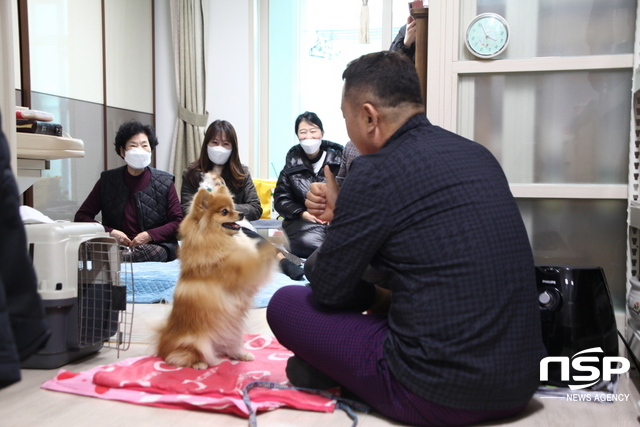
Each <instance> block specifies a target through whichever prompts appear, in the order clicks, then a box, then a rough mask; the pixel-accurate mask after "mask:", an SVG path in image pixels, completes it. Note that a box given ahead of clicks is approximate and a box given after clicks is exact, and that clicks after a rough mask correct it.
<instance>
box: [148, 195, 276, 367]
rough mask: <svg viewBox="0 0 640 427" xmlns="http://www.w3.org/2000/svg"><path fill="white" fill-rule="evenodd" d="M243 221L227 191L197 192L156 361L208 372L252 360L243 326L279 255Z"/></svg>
mask: <svg viewBox="0 0 640 427" xmlns="http://www.w3.org/2000/svg"><path fill="white" fill-rule="evenodd" d="M239 219H240V214H239V213H238V212H237V211H236V210H235V209H234V204H233V200H232V199H231V196H230V195H229V191H228V190H227V187H225V186H217V187H215V188H213V189H212V190H211V191H208V190H207V189H204V188H201V189H199V190H198V192H197V193H196V195H195V197H194V199H193V202H192V204H191V208H190V210H189V213H188V214H187V216H186V217H185V218H184V220H183V221H182V223H181V225H180V230H179V232H180V236H181V238H182V243H181V246H180V251H179V258H180V277H179V278H178V282H177V284H176V288H175V291H174V294H173V307H172V309H171V313H170V315H169V317H168V319H167V322H166V324H165V325H164V326H163V327H162V328H161V329H160V330H159V333H158V344H157V355H158V356H159V357H162V358H163V359H164V360H165V362H167V363H169V364H171V365H175V366H191V367H193V368H195V369H206V368H207V367H208V366H211V365H216V364H218V363H220V359H219V357H220V356H228V357H229V358H231V359H235V360H245V361H249V360H253V355H252V354H251V353H248V352H246V351H243V349H242V347H243V340H242V334H243V329H244V320H245V317H246V314H247V311H248V310H249V308H251V306H252V304H253V297H254V295H255V293H256V291H257V290H258V288H259V287H260V286H261V285H262V284H264V283H265V282H266V281H267V280H269V276H270V273H271V269H272V268H273V260H274V259H275V257H274V255H275V253H274V248H273V246H272V245H269V244H263V245H260V246H256V243H255V241H254V240H251V239H250V238H248V237H247V236H246V235H245V234H244V233H242V232H241V231H240V226H238V225H237V224H236V223H235V222H236V221H238V220H239Z"/></svg>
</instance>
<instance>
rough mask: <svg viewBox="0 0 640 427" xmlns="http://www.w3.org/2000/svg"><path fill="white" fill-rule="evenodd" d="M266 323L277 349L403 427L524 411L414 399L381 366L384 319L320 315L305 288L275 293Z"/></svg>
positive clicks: (472, 420) (469, 420) (457, 422)
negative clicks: (288, 352) (468, 407)
mask: <svg viewBox="0 0 640 427" xmlns="http://www.w3.org/2000/svg"><path fill="white" fill-rule="evenodd" d="M267 321H268V322H269V326H270V327H271V330H272V331H273V333H274V335H275V336H276V338H277V339H278V341H279V342H280V343H281V344H282V345H284V346H285V347H287V348H288V349H289V350H291V351H292V352H293V353H294V354H296V355H297V356H298V357H300V358H301V359H303V360H304V361H305V362H307V363H309V364H310V365H311V366H313V367H315V368H316V369H318V370H320V371H321V372H324V373H325V374H327V375H329V376H330V377H332V378H333V379H335V380H336V381H337V382H339V383H340V384H341V385H343V386H344V387H346V388H347V389H349V390H351V391H352V392H353V393H355V394H356V395H357V396H359V397H360V398H361V399H362V400H363V401H364V402H365V403H366V404H368V405H369V406H371V407H372V408H373V409H375V410H376V411H378V412H379V413H381V414H382V415H384V416H386V417H389V418H391V419H394V420H397V421H400V422H402V423H406V424H412V425H422V426H433V425H448V426H456V425H467V424H475V423H480V422H483V421H488V420H493V419H500V418H507V417H510V416H512V415H515V414H516V413H518V412H520V411H521V410H522V409H524V406H523V407H520V408H516V409H512V410H499V411H498V410H492V411H480V410H464V409H455V408H449V407H446V406H442V405H439V404H437V403H433V402H430V401H428V400H426V399H424V398H422V397H420V396H418V395H416V394H415V393H413V392H411V391H409V390H408V389H407V388H405V387H404V386H403V385H402V384H400V382H399V381H397V380H396V379H395V377H394V376H393V374H392V373H391V371H390V370H389V367H388V366H387V362H386V361H385V358H384V354H383V345H382V344H383V341H384V338H385V337H386V335H387V331H388V324H387V317H386V315H363V314H359V313H345V312H328V311H326V310H322V309H321V308H320V306H319V305H318V304H317V302H316V301H315V299H314V298H313V295H312V293H311V289H310V288H308V287H303V286H286V287H283V288H281V289H280V290H278V291H277V292H276V293H275V295H274V296H273V297H272V298H271V301H270V302H269V306H268V307H267Z"/></svg>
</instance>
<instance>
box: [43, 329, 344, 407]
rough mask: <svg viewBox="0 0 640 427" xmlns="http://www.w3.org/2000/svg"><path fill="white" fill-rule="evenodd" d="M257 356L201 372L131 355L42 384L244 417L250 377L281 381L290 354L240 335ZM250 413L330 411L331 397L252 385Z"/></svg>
mask: <svg viewBox="0 0 640 427" xmlns="http://www.w3.org/2000/svg"><path fill="white" fill-rule="evenodd" d="M244 347H245V349H246V350H248V351H250V352H251V353H253V355H254V356H255V358H256V360H254V361H252V362H237V361H230V360H228V359H225V360H223V361H222V362H221V363H220V364H219V365H217V366H214V367H211V368H209V369H206V370H196V369H192V368H176V367H174V366H171V365H167V364H166V363H164V361H163V360H162V359H160V358H158V357H134V358H131V359H125V360H122V361H120V362H116V363H113V364H111V365H106V366H97V367H95V368H93V369H90V370H88V371H84V372H80V373H74V372H70V371H66V370H64V369H62V370H60V371H59V372H58V375H56V377H55V378H53V379H51V380H49V381H47V382H45V383H44V384H42V388H44V389H47V390H53V391H61V392H65V393H73V394H79V395H83V396H91V397H98V398H100V399H109V400H119V401H122V402H129V403H135V404H138V405H147V406H159V407H163V408H173V409H200V410H203V409H204V410H209V411H216V412H226V413H232V414H236V415H239V416H242V417H248V416H249V414H250V411H249V409H248V408H247V406H246V404H245V403H244V402H243V400H242V396H243V392H242V390H243V388H244V387H245V386H246V385H247V384H249V383H251V382H254V381H265V382H272V383H278V384H286V383H287V377H286V374H285V366H286V361H287V359H288V358H289V357H290V356H292V355H293V354H292V353H291V352H290V351H289V350H287V349H286V348H285V347H283V346H282V345H280V343H278V342H277V341H276V339H275V338H274V337H271V336H267V335H245V346H244ZM249 397H250V399H251V405H252V409H253V411H256V412H257V411H268V410H272V409H277V408H281V407H283V406H284V407H290V408H297V409H304V410H309V411H318V412H333V410H334V408H335V405H336V402H335V400H332V399H329V398H326V397H322V396H318V395H314V394H308V393H305V392H302V391H299V390H294V389H277V388H263V387H256V388H252V389H251V391H250V392H249Z"/></svg>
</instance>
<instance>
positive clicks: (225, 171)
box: [180, 120, 262, 221]
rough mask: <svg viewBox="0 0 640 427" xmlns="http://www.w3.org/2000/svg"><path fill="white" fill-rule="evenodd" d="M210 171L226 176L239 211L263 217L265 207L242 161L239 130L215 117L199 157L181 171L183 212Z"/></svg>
mask: <svg viewBox="0 0 640 427" xmlns="http://www.w3.org/2000/svg"><path fill="white" fill-rule="evenodd" d="M207 172H213V173H215V174H217V175H220V177H222V179H224V182H225V184H226V185H227V188H229V191H230V192H231V194H232V195H233V200H234V202H235V205H236V210H238V211H239V212H242V213H243V214H244V218H245V219H246V220H248V221H255V220H257V219H260V216H261V215H262V206H261V205H260V198H259V197H258V192H257V191H256V187H255V186H254V185H253V180H252V179H251V174H250V173H249V168H247V167H246V166H244V165H243V164H242V163H240V156H239V155H238V137H237V136H236V130H235V129H234V127H233V126H232V125H231V123H229V122H228V121H226V120H216V121H214V122H213V123H211V124H210V125H209V127H208V128H207V131H206V132H205V134H204V141H203V143H202V147H201V149H200V157H198V159H197V160H196V161H195V162H193V163H191V164H190V165H189V167H188V168H187V169H185V171H184V172H183V173H182V187H181V189H180V200H181V201H182V213H183V214H184V215H186V214H187V211H188V209H189V205H190V204H191V199H193V196H194V195H195V194H196V192H197V191H198V187H199V186H200V181H202V177H203V175H204V174H205V173H207Z"/></svg>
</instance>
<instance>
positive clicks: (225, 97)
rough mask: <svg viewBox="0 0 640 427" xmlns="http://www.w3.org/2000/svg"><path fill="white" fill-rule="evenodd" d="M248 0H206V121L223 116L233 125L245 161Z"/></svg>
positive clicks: (248, 87)
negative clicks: (207, 10)
mask: <svg viewBox="0 0 640 427" xmlns="http://www.w3.org/2000/svg"><path fill="white" fill-rule="evenodd" d="M250 3H251V1H250V0H246V1H238V0H235V1H228V0H210V3H209V6H210V10H209V40H208V43H209V45H208V50H209V53H208V58H207V104H206V105H207V111H209V123H211V122H213V121H214V120H218V119H219V120H227V121H228V122H230V123H231V124H232V125H233V127H234V128H235V129H236V133H237V134H238V145H239V149H240V153H239V154H240V160H241V161H242V163H244V164H247V165H248V163H249V149H250V147H251V143H250V141H249V135H250V132H249V131H250V126H252V124H251V105H250V104H251V98H250V90H251V85H250V75H249V69H250V68H249V67H250V62H249V61H250V34H252V29H251V28H250V25H251V20H250V16H249V12H250V11H249V5H250Z"/></svg>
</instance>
